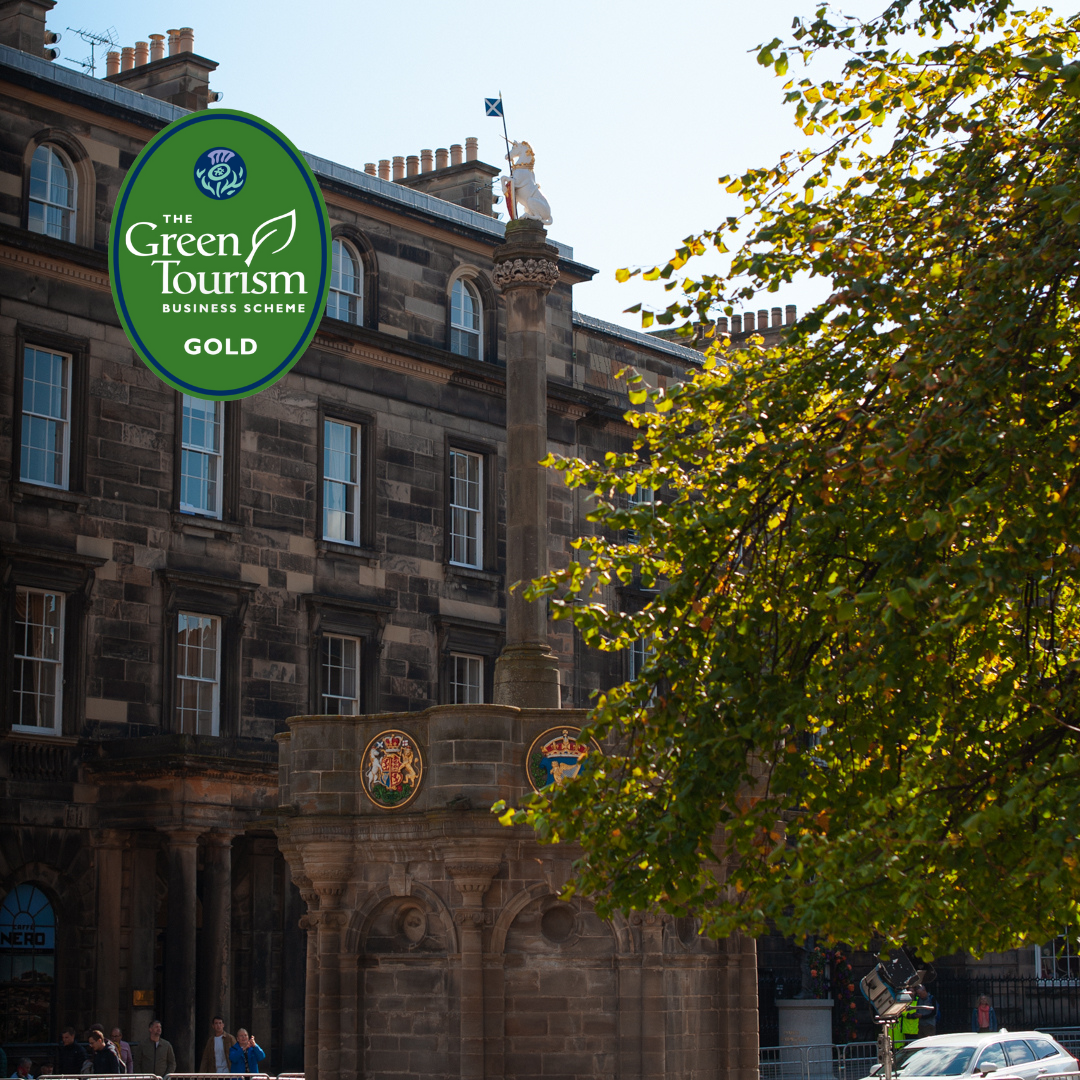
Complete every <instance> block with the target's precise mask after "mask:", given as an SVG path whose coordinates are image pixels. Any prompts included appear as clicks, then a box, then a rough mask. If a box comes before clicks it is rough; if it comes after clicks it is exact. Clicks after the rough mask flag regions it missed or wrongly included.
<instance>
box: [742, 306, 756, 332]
mask: <svg viewBox="0 0 1080 1080" xmlns="http://www.w3.org/2000/svg"><path fill="white" fill-rule="evenodd" d="M742 324H743V329H744V330H745V331H746V332H747V333H748V334H749V333H750V331H751V330H753V329H754V313H753V312H752V311H744V312H743V317H742Z"/></svg>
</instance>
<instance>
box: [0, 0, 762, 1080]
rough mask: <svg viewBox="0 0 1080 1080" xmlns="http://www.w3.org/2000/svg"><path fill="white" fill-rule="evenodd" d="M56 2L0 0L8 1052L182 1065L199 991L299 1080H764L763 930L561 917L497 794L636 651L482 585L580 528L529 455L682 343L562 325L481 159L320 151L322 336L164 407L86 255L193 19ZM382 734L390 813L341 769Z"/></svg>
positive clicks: (618, 423)
mask: <svg viewBox="0 0 1080 1080" xmlns="http://www.w3.org/2000/svg"><path fill="white" fill-rule="evenodd" d="M54 3H55V0H0V116H2V123H0V656H2V657H3V664H2V665H0V700H2V701H3V709H2V710H0V1043H3V1045H5V1046H6V1047H8V1048H9V1050H10V1049H11V1048H12V1047H15V1046H17V1045H18V1044H39V1045H38V1046H37V1049H35V1050H34V1051H33V1052H34V1054H35V1056H37V1057H39V1058H40V1057H41V1056H43V1055H44V1054H45V1052H46V1051H45V1050H44V1049H43V1048H42V1047H41V1046H40V1044H43V1043H47V1042H49V1041H52V1040H55V1038H56V1033H57V1031H58V1029H59V1028H60V1027H62V1026H65V1025H67V1024H74V1025H75V1026H76V1027H78V1028H80V1029H84V1028H85V1027H86V1026H88V1025H89V1023H90V1022H91V1021H98V1020H100V1021H103V1022H104V1023H105V1024H106V1025H112V1024H113V1023H118V1024H120V1026H121V1027H123V1029H124V1030H125V1033H127V1034H128V1035H129V1036H130V1037H132V1038H134V1039H140V1038H144V1037H145V1031H146V1026H147V1024H148V1023H149V1021H150V1020H151V1019H152V1018H153V1017H155V1016H157V1015H160V1016H161V1018H162V1020H163V1023H164V1027H165V1037H166V1038H168V1039H170V1040H171V1041H172V1042H173V1044H174V1046H175V1047H176V1050H177V1055H178V1060H179V1064H180V1066H181V1068H191V1067H193V1066H195V1065H197V1062H198V1055H199V1051H200V1049H201V1047H202V1044H203V1042H204V1040H205V1038H206V1036H207V1034H208V1031H209V1021H210V1018H211V1017H212V1016H213V1015H214V1014H216V1013H221V1014H223V1015H224V1016H225V1017H226V1020H227V1024H228V1026H229V1027H230V1029H235V1028H236V1027H239V1026H241V1025H242V1026H245V1027H247V1028H249V1030H251V1031H252V1032H253V1033H254V1034H255V1035H256V1037H257V1038H258V1039H259V1041H260V1043H261V1044H262V1045H263V1046H265V1047H266V1048H267V1049H268V1051H269V1054H270V1061H269V1066H270V1068H271V1070H272V1071H275V1072H276V1071H278V1070H281V1069H299V1068H302V1067H303V1068H306V1070H307V1072H308V1073H310V1074H311V1075H312V1076H318V1077H321V1078H322V1080H337V1078H338V1077H342V1078H344V1077H350V1078H351V1077H353V1076H358V1075H361V1074H365V1075H368V1074H371V1075H375V1074H381V1073H401V1074H408V1075H410V1076H417V1077H420V1076H424V1077H428V1076H431V1077H434V1076H440V1077H441V1076H447V1077H449V1076H458V1075H460V1076H470V1077H477V1078H479V1077H502V1076H513V1077H524V1076H527V1075H528V1076H531V1075H538V1076H539V1075H543V1076H551V1075H559V1076H571V1075H573V1076H585V1075H589V1076H593V1075H607V1076H620V1077H630V1076H634V1077H638V1076H640V1077H645V1076H650V1077H651V1076H680V1077H682V1076H685V1077H691V1076H693V1077H702V1078H704V1077H720V1076H725V1077H727V1076H732V1077H735V1076H739V1077H749V1074H750V1073H751V1072H752V1071H753V1070H754V1069H755V1068H756V1045H757V1043H756V1023H757V1021H756V1009H757V998H756V985H755V974H754V949H753V943H752V942H738V941H732V942H722V943H720V944H719V945H717V944H713V943H707V942H702V941H701V940H700V939H698V938H697V936H696V935H695V934H694V932H693V927H692V926H690V925H684V924H681V923H672V922H671V921H669V920H666V919H663V918H660V917H658V916H655V915H652V914H645V915H640V916H633V917H631V918H629V919H620V920H615V921H614V922H610V923H608V922H603V921H601V920H599V919H598V918H597V917H596V916H595V915H594V914H593V913H592V912H591V910H590V908H589V906H588V904H587V903H585V902H581V901H576V902H574V903H572V904H564V903H562V902H561V901H558V899H557V894H558V891H559V889H560V887H561V885H562V883H563V882H564V881H565V880H566V877H567V874H568V873H569V857H570V855H571V854H572V853H568V852H562V851H555V850H552V849H550V848H539V847H537V846H536V845H535V843H534V842H533V841H532V839H531V837H529V836H527V835H519V834H516V833H514V832H511V831H508V830H504V829H501V828H500V827H499V826H498V825H497V824H496V822H495V820H494V818H493V817H492V816H491V815H490V814H489V813H488V810H487V807H488V806H489V805H490V803H491V802H492V801H493V800H494V798H497V797H504V796H509V797H511V798H517V797H519V796H520V794H521V793H522V792H523V791H524V790H525V789H526V786H527V783H528V771H527V770H528V768H529V761H527V760H526V758H527V757H528V756H529V753H528V752H529V750H530V748H531V747H532V746H533V743H534V742H535V741H536V739H537V737H538V736H541V735H543V734H544V733H548V734H549V735H550V738H551V739H553V740H554V742H552V743H551V746H552V747H554V750H553V751H552V753H553V754H556V752H557V751H558V749H559V748H560V747H562V748H564V749H565V747H566V746H569V745H570V744H571V743H573V738H572V733H571V734H570V735H569V736H568V738H569V742H566V741H565V740H564V741H563V742H559V739H560V737H561V732H562V731H563V730H564V729H567V730H569V729H572V728H574V727H576V726H577V725H579V724H580V722H581V716H582V713H581V711H580V710H582V709H583V708H584V707H585V706H587V704H588V702H589V698H590V694H591V692H592V691H594V690H596V689H598V688H601V687H604V686H607V685H610V684H611V683H613V682H615V681H617V680H620V679H622V678H624V677H626V675H627V674H628V672H629V671H630V670H631V668H630V665H632V664H633V662H634V658H633V655H632V654H630V655H607V654H598V653H593V652H589V651H587V650H585V649H584V648H583V647H582V645H581V643H580V642H579V641H578V640H577V639H576V638H575V637H574V635H573V633H572V632H571V631H570V630H568V629H566V628H565V625H564V624H556V625H554V626H548V624H547V622H546V619H545V617H544V614H543V612H542V610H539V609H532V608H530V607H528V606H526V605H524V602H523V601H522V600H521V598H520V594H512V595H511V597H510V599H509V600H508V597H507V585H508V584H509V583H511V582H513V581H514V580H516V579H517V578H518V577H521V576H527V573H528V572H530V570H531V569H535V568H536V567H539V566H542V565H543V564H544V563H545V562H548V561H550V562H551V563H552V564H557V563H558V562H559V561H560V560H566V559H568V558H569V557H570V555H571V553H570V549H569V539H570V538H571V536H572V535H574V534H575V533H576V532H580V531H581V530H583V529H585V528H587V527H588V526H587V524H586V520H585V518H586V513H587V503H586V499H585V497H584V496H582V495H581V494H580V493H577V492H571V491H568V490H566V489H564V488H562V487H560V486H559V485H558V484H557V483H556V482H554V481H552V480H551V479H550V478H548V477H546V476H545V475H544V474H543V473H542V472H541V471H540V470H539V469H538V468H537V467H536V465H535V462H536V460H537V457H538V455H539V453H542V452H543V451H544V449H546V448H550V449H553V450H556V451H559V452H563V453H576V454H585V455H588V454H602V453H604V452H605V451H606V450H608V449H613V448H621V447H625V446H626V445H627V444H628V437H629V430H628V428H627V427H626V425H625V424H624V422H623V421H622V419H621V417H622V414H623V412H624V411H625V409H626V407H627V401H626V398H625V394H624V390H623V387H622V384H621V383H620V382H619V381H618V380H617V377H616V373H617V371H618V370H620V369H621V368H622V367H623V366H626V365H632V366H633V367H635V368H636V369H637V370H639V371H641V372H642V373H643V374H644V375H645V377H646V379H647V380H649V381H650V382H652V383H653V384H663V383H665V382H666V381H668V380H673V379H678V378H680V377H681V376H682V375H683V373H684V372H685V371H686V370H687V368H688V366H689V365H693V364H695V363H696V362H697V360H698V357H697V354H696V353H695V352H693V351H692V350H690V349H687V348H684V347H683V346H682V345H680V344H678V343H675V342H669V341H665V340H662V339H659V338H654V337H650V336H647V335H643V334H639V333H635V332H632V331H628V330H624V329H622V328H620V327H617V326H613V325H610V324H607V323H604V322H602V321H600V320H597V319H593V318H590V317H588V316H584V315H581V314H579V313H577V312H575V311H574V310H573V287H574V285H575V284H578V283H581V282H584V281H587V280H588V279H589V278H590V277H591V276H592V274H593V271H592V270H591V269H590V268H589V267H587V266H585V265H583V264H581V263H580V262H578V261H576V260H575V258H574V254H573V250H572V249H571V248H569V247H568V246H566V245H564V244H552V243H549V244H546V245H545V238H544V236H543V233H542V231H540V230H530V229H529V228H527V227H526V228H524V229H519V230H517V232H516V233H514V231H513V230H511V231H510V233H507V231H506V228H505V226H504V224H503V223H502V222H500V221H499V220H497V219H496V218H495V217H493V216H492V202H491V181H492V177H493V176H494V175H495V173H496V172H497V170H496V169H495V168H494V167H492V166H490V165H486V164H484V163H483V162H481V161H479V160H478V157H477V149H476V144H475V141H474V140H471V141H470V142H469V143H467V144H466V146H465V147H464V148H462V147H461V146H457V145H455V146H451V147H449V148H447V149H446V150H438V151H435V153H434V154H431V153H429V152H426V151H425V152H422V153H421V154H420V155H418V156H417V157H416V158H415V159H405V158H401V159H393V162H391V159H384V160H383V161H382V162H379V163H378V164H374V163H373V164H371V165H370V166H368V167H367V169H366V170H365V171H363V172H361V171H356V170H353V169H350V168H347V167H345V166H342V165H339V164H336V163H334V162H330V161H325V160H321V159H318V158H315V157H310V156H309V159H308V160H309V163H310V165H311V167H312V169H313V170H314V172H315V174H316V176H317V178H318V180H319V182H320V185H321V186H322V190H323V194H324V197H325V201H326V204H327V207H328V210H329V214H330V218H331V222H332V225H333V237H334V269H335V273H334V278H333V284H332V290H331V294H330V301H329V304H328V308H327V314H326V317H325V318H324V320H323V323H322V325H321V327H320V330H319V333H318V335H317V337H316V338H315V340H314V342H313V344H312V345H311V347H310V348H309V350H308V351H307V353H306V354H305V355H304V357H303V358H302V359H301V360H300V362H299V363H298V364H297V366H296V367H295V368H294V369H293V370H292V372H291V373H290V374H289V375H288V376H286V377H285V378H284V379H283V380H282V381H281V382H280V383H278V384H277V385H276V386H274V387H273V388H271V389H270V390H267V391H265V392H263V393H261V394H259V395H257V396H255V397H252V398H248V399H246V400H244V401H239V402H230V403H213V402H204V401H201V400H199V399H192V398H186V397H184V396H182V395H180V394H177V393H175V392H174V391H172V390H171V389H170V388H168V387H167V386H165V385H164V384H163V383H161V382H160V381H158V380H157V379H156V377H154V376H153V375H152V374H151V373H150V372H149V371H148V370H147V369H146V368H145V367H144V366H143V365H142V363H141V362H140V361H138V360H137V358H136V357H135V355H134V353H133V351H132V349H131V348H130V346H129V344H128V342H127V340H126V339H125V337H124V335H123V333H122V332H121V330H120V325H119V320H118V318H117V316H116V313H115V311H114V308H113V303H112V298H111V296H110V291H109V282H108V276H107V262H106V255H105V250H106V242H107V237H108V229H109V221H110V215H111V210H112V206H113V202H114V200H115V197H116V193H117V191H118V188H119V185H120V183H121V181H122V179H123V176H124V174H125V170H126V169H127V168H128V167H129V166H130V165H131V163H132V162H133V161H134V159H135V157H136V155H137V154H138V152H139V150H140V148H141V147H142V146H143V145H144V144H145V143H146V141H147V140H148V139H149V138H151V137H152V136H153V134H154V133H155V132H156V131H158V130H160V129H161V128H162V127H163V126H164V125H165V124H167V123H169V122H170V121H171V120H173V119H175V118H177V117H180V116H182V115H184V113H185V110H187V109H197V108H205V107H206V106H207V104H208V103H209V102H210V101H212V100H213V94H212V92H211V90H210V86H209V80H210V77H211V76H212V73H213V71H214V70H215V68H216V64H215V63H214V62H213V61H210V60H207V59H206V58H204V57H201V56H200V55H198V54H197V53H196V52H195V51H194V40H193V35H192V33H191V31H190V30H188V29H183V30H179V31H170V32H169V34H168V36H167V39H166V36H165V35H150V38H149V41H148V42H145V43H138V44H136V45H135V46H134V47H132V48H131V49H125V50H123V52H122V54H121V55H120V56H119V57H115V58H114V57H110V60H109V65H108V74H107V76H106V77H105V78H98V79H95V78H91V77H89V76H86V75H81V74H79V73H76V72H74V71H72V70H69V69H66V68H63V67H59V66H56V65H54V64H52V63H50V61H49V60H48V59H47V58H46V17H47V16H48V14H49V12H50V10H51V9H52V8H53V7H54ZM515 245H517V246H516V247H515ZM530 260H532V261H533V262H534V263H537V264H540V263H542V264H543V266H542V268H541V270H540V271H538V276H537V275H533V276H532V277H530V276H529V274H530V273H531V272H527V273H524V274H523V275H519V277H521V280H517V281H515V278H514V275H515V273H516V271H515V269H514V267H515V265H516V263H517V262H519V261H520V262H521V264H522V265H523V266H526V265H527V264H529V262H530ZM500 268H501V269H500ZM497 283H499V284H497ZM515 365H516V366H515ZM515 372H517V375H515V374H514V373H515ZM508 373H509V375H508ZM521 380H525V381H528V380H531V382H529V386H530V387H531V389H529V390H528V391H527V392H526V391H522V390H521V386H522V385H524V384H523V383H522V382H521ZM508 383H509V385H510V392H509V395H508ZM515 386H517V387H518V390H517V391H515V389H514V387H515ZM619 599H620V601H621V602H623V603H627V604H633V603H637V602H640V599H639V598H636V597H635V596H634V595H633V590H627V591H626V592H625V593H624V594H622V595H621V596H620V597H619ZM290 718H291V719H290ZM390 730H400V731H401V732H402V733H404V735H405V737H406V738H407V739H408V740H411V743H410V745H411V747H412V748H413V749H414V750H415V753H416V755H417V757H416V759H415V770H416V779H415V785H414V789H413V795H415V798H412V799H411V800H410V801H409V802H408V805H404V804H402V805H401V806H400V807H399V808H397V809H394V808H392V807H391V808H390V809H386V808H384V807H383V806H381V805H380V804H379V802H378V801H376V800H375V799H373V798H372V789H371V787H370V784H368V783H367V781H366V780H365V776H366V775H367V774H366V773H363V774H362V773H361V762H362V761H368V762H373V757H372V749H371V745H370V744H372V741H373V740H376V739H377V737H379V736H380V735H385V733H386V732H387V731H390ZM552 731H554V732H555V734H554V735H551V734H550V733H551V732H552ZM275 740H276V741H275ZM379 745H380V746H383V750H381V751H379V752H380V753H384V756H385V753H388V752H389V751H390V750H395V748H396V750H400V745H399V744H391V743H386V744H385V746H384V744H382V743H380V744H379ZM545 745H546V744H545ZM279 751H280V761H279ZM556 756H557V755H556ZM530 760H531V759H530ZM551 760H552V761H555V760H556V757H552V758H551ZM552 767H554V766H552ZM399 779H400V777H399ZM399 786H400V785H399Z"/></svg>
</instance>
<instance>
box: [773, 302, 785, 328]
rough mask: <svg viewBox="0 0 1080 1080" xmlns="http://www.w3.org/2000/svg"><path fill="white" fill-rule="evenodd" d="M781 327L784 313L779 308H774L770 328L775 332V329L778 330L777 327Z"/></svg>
mask: <svg viewBox="0 0 1080 1080" xmlns="http://www.w3.org/2000/svg"><path fill="white" fill-rule="evenodd" d="M783 325H784V312H783V311H782V310H781V309H780V308H778V307H774V308H773V309H772V328H773V329H774V330H776V329H779V327H781V326H783Z"/></svg>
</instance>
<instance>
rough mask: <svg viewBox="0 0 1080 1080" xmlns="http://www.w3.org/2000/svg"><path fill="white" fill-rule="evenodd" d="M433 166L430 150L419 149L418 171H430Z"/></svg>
mask: <svg viewBox="0 0 1080 1080" xmlns="http://www.w3.org/2000/svg"><path fill="white" fill-rule="evenodd" d="M433 168H435V166H434V164H433V163H432V153H431V151H430V150H421V151H420V171H421V172H431V170H432V169H433Z"/></svg>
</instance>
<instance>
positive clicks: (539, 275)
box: [491, 259, 559, 292]
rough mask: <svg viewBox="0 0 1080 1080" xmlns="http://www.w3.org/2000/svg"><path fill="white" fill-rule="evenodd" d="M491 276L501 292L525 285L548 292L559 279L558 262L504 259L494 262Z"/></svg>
mask: <svg viewBox="0 0 1080 1080" xmlns="http://www.w3.org/2000/svg"><path fill="white" fill-rule="evenodd" d="M491 276H492V279H493V280H494V282H495V284H496V286H498V288H499V289H500V290H502V292H506V291H507V290H508V289H517V288H522V287H525V286H528V287H530V288H533V289H542V290H543V291H544V292H548V291H550V289H551V287H552V286H553V285H554V284H555V282H556V281H558V280H559V264H558V263H557V262H555V261H553V260H551V259H506V260H504V261H502V262H496V263H495V268H494V269H493V270H492V272H491Z"/></svg>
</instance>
